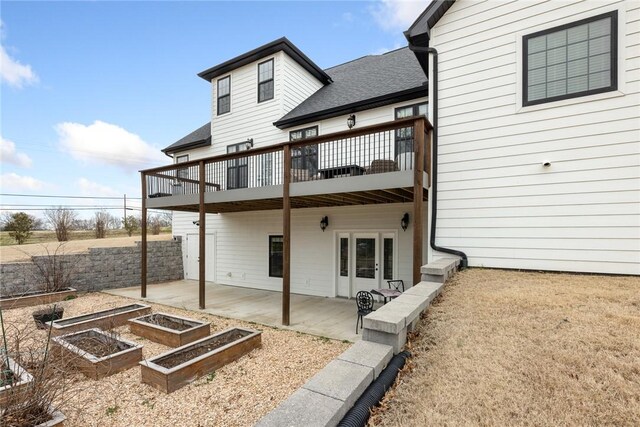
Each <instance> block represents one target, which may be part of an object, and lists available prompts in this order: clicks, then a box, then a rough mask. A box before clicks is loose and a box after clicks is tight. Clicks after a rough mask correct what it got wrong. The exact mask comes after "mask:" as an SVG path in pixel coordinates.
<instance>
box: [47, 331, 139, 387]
mask: <svg viewBox="0 0 640 427" xmlns="http://www.w3.org/2000/svg"><path fill="white" fill-rule="evenodd" d="M52 340H53V343H54V346H56V347H57V349H56V350H58V351H59V352H60V353H57V355H60V356H62V357H70V358H71V360H70V362H71V363H72V364H73V365H74V366H76V367H77V368H78V370H80V371H81V372H82V373H84V374H85V375H86V376H88V377H90V378H93V379H94V380H97V379H100V378H103V377H107V376H109V375H113V374H115V373H118V372H120V371H124V370H127V369H129V368H132V367H134V366H136V364H137V363H138V362H139V361H141V360H142V346H141V345H139V344H136V343H134V342H132V341H128V340H125V339H123V338H118V337H115V336H113V335H111V334H108V333H106V332H104V331H101V330H100V329H97V328H93V329H88V330H86V331H80V332H74V333H71V334H66V335H62V336H60V337H54V338H52Z"/></svg>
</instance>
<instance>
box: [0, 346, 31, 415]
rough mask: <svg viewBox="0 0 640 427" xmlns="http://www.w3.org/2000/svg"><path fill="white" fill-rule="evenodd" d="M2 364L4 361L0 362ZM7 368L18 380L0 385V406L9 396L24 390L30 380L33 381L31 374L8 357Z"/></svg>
mask: <svg viewBox="0 0 640 427" xmlns="http://www.w3.org/2000/svg"><path fill="white" fill-rule="evenodd" d="M3 364H4V363H2V362H0V365H3ZM9 370H10V371H11V372H12V373H13V375H14V376H16V377H17V379H18V380H17V382H15V383H14V384H12V385H6V386H3V387H0V406H2V405H4V403H5V401H7V400H9V398H10V397H12V396H15V395H16V394H18V393H22V392H24V391H25V390H26V389H27V387H29V384H30V383H31V381H33V377H32V376H31V374H30V373H28V372H27V370H26V369H24V368H23V367H22V366H20V365H19V364H18V363H16V361H15V360H13V359H12V358H10V357H9Z"/></svg>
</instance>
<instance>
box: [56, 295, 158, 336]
mask: <svg viewBox="0 0 640 427" xmlns="http://www.w3.org/2000/svg"><path fill="white" fill-rule="evenodd" d="M149 313H151V306H148V305H145V304H137V303H136V304H128V305H124V306H121V307H115V308H110V309H108V310H102V311H97V312H95V313H88V314H82V315H80V316H75V317H68V318H66V319H59V320H54V321H53V322H47V323H46V325H47V326H50V325H51V327H52V331H51V334H52V335H53V336H59V335H63V334H68V333H70V332H76V331H82V330H85V329H92V328H99V329H105V330H107V329H112V328H116V327H118V326H122V325H126V324H127V321H128V320H129V319H131V318H134V317H139V316H144V315H145V314H149Z"/></svg>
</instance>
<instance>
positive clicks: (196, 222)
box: [192, 221, 200, 226]
mask: <svg viewBox="0 0 640 427" xmlns="http://www.w3.org/2000/svg"><path fill="white" fill-rule="evenodd" d="M192 222H193V225H197V226H200V221H192Z"/></svg>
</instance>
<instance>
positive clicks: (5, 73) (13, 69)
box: [0, 26, 38, 89]
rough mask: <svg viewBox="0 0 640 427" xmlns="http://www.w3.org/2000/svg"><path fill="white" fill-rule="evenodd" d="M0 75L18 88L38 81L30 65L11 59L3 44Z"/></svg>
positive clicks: (4, 80) (6, 81)
mask: <svg viewBox="0 0 640 427" xmlns="http://www.w3.org/2000/svg"><path fill="white" fill-rule="evenodd" d="M3 27H4V26H3ZM0 77H2V81H3V82H5V83H7V84H8V85H9V86H13V87H15V88H18V89H20V88H22V87H23V86H25V85H33V84H36V83H38V76H37V75H36V73H35V72H34V71H33V70H32V69H31V65H24V64H21V63H20V62H19V61H17V60H15V59H13V58H12V57H11V56H9V53H7V51H6V50H5V48H4V46H0Z"/></svg>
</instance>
